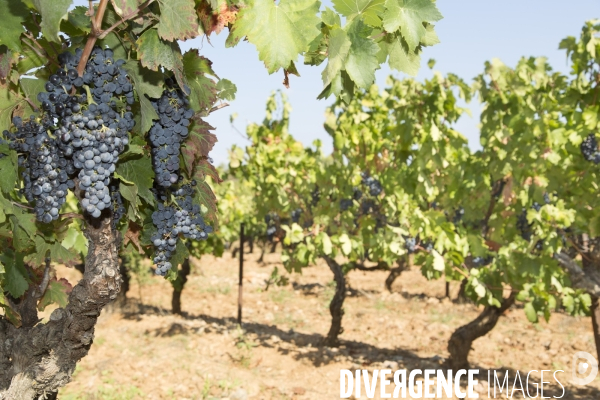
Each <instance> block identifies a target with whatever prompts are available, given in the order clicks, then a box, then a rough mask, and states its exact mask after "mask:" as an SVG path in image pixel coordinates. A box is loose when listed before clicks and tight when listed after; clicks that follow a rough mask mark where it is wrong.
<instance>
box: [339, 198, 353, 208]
mask: <svg viewBox="0 0 600 400" xmlns="http://www.w3.org/2000/svg"><path fill="white" fill-rule="evenodd" d="M353 204H354V203H353V201H352V199H342V200H340V210H341V211H346V210H347V209H349V208H350V207H352V205H353Z"/></svg>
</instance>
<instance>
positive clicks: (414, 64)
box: [388, 37, 421, 76]
mask: <svg viewBox="0 0 600 400" xmlns="http://www.w3.org/2000/svg"><path fill="white" fill-rule="evenodd" d="M388 52H389V54H390V60H389V63H390V67H392V68H394V69H397V70H398V71H401V72H405V73H407V74H408V75H410V76H416V75H417V73H418V72H419V67H420V66H421V55H420V49H419V48H417V51H416V52H413V51H411V50H410V49H409V48H408V45H407V44H406V41H405V40H403V39H402V38H401V37H397V38H396V39H395V40H394V41H393V42H392V43H391V44H390V45H389V47H388Z"/></svg>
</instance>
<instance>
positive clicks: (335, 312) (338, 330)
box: [322, 257, 346, 347]
mask: <svg viewBox="0 0 600 400" xmlns="http://www.w3.org/2000/svg"><path fill="white" fill-rule="evenodd" d="M324 258H325V261H326V262H327V265H328V266H329V269H331V272H333V279H334V281H335V294H334V295H333V299H331V303H330V304H329V312H330V313H331V327H330V328H329V332H328V333H327V336H326V337H325V338H324V339H323V342H322V344H323V346H327V347H338V346H339V345H340V341H339V339H338V336H339V335H341V334H342V332H343V331H344V328H342V317H343V316H344V308H343V306H344V299H345V298H346V277H345V276H344V271H342V266H341V265H340V264H338V263H337V262H336V261H335V260H334V259H333V258H331V257H324Z"/></svg>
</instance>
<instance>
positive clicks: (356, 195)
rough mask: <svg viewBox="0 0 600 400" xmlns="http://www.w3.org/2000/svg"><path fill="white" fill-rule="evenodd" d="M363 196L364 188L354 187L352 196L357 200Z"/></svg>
mask: <svg viewBox="0 0 600 400" xmlns="http://www.w3.org/2000/svg"><path fill="white" fill-rule="evenodd" d="M362 196H363V192H362V190H360V189H359V188H357V187H353V188H352V198H353V199H354V200H356V201H358V200H360V199H361V198H362Z"/></svg>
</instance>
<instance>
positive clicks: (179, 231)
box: [151, 184, 213, 276]
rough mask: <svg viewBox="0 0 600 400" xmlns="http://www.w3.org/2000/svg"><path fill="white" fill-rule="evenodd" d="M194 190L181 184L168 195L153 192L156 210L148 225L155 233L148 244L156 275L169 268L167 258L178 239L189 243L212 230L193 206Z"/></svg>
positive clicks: (168, 259)
mask: <svg viewBox="0 0 600 400" xmlns="http://www.w3.org/2000/svg"><path fill="white" fill-rule="evenodd" d="M193 192H194V189H193V187H192V186H191V185H189V184H188V185H182V186H181V187H180V188H179V189H177V190H175V191H174V192H173V193H172V195H173V196H172V198H173V201H169V199H171V196H169V195H168V194H167V193H164V194H163V192H157V200H159V203H158V209H157V211H155V212H154V213H152V222H153V223H154V225H155V226H156V227H157V232H156V233H155V234H154V235H152V238H151V240H152V243H153V244H154V247H155V248H156V253H155V255H154V263H155V264H156V271H155V272H156V274H157V275H161V276H165V275H166V273H167V271H168V270H169V269H171V268H172V264H171V262H170V259H171V256H172V254H173V252H174V251H175V248H176V247H177V242H178V240H179V238H180V236H183V237H186V238H188V239H192V240H205V239H206V238H207V237H208V234H209V233H211V232H212V231H213V229H212V227H211V226H208V225H206V223H205V222H204V218H203V217H202V214H201V210H200V206H198V205H197V204H194V203H193V199H192V195H193Z"/></svg>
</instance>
